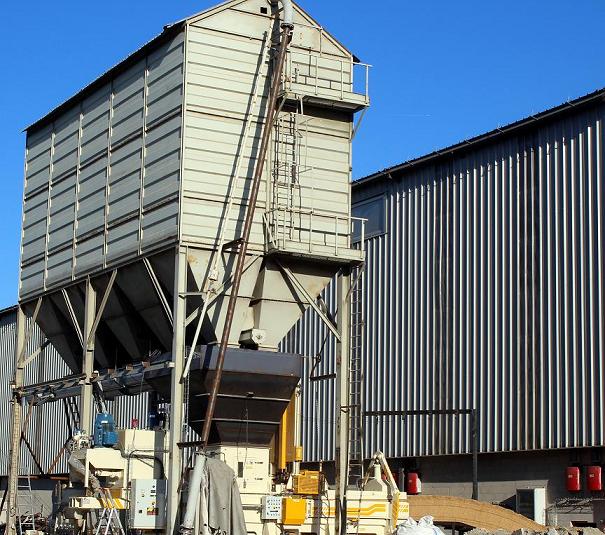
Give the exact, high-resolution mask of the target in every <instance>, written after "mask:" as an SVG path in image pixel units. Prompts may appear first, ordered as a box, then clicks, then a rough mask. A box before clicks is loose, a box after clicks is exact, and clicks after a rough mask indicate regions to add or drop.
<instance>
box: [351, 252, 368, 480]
mask: <svg viewBox="0 0 605 535" xmlns="http://www.w3.org/2000/svg"><path fill="white" fill-rule="evenodd" d="M364 270H365V264H360V265H359V266H357V267H355V268H354V270H353V284H352V286H351V294H350V299H351V318H350V322H351V328H350V334H351V339H350V344H351V345H350V361H349V403H348V412H349V473H348V477H347V483H348V485H349V486H354V487H358V486H359V484H360V483H361V481H362V480H363V475H364V474H363V404H362V396H363V379H364V376H363V340H364V331H365V319H364V307H363V291H364V284H363V283H364Z"/></svg>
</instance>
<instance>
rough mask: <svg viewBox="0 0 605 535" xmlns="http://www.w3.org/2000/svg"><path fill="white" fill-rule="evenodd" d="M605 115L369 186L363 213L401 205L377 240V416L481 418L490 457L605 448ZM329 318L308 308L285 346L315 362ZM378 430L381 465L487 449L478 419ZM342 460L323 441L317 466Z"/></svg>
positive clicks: (373, 280) (417, 421)
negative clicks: (416, 412)
mask: <svg viewBox="0 0 605 535" xmlns="http://www.w3.org/2000/svg"><path fill="white" fill-rule="evenodd" d="M604 115H605V106H604V105H603V104H599V105H597V106H595V107H594V109H592V110H588V111H577V112H575V114H571V115H569V116H567V117H559V118H557V119H556V120H553V121H552V122H551V123H550V124H545V125H543V126H540V127H539V128H538V127H536V128H534V129H533V130H528V131H526V132H525V133H523V134H522V135H521V134H519V135H511V136H508V137H507V138H506V139H499V140H496V141H494V142H491V143H488V144H485V145H484V146H482V147H477V148H473V149H469V150H468V151H467V152H466V154H464V155H460V156H458V155H457V156H455V157H454V158H451V159H446V160H445V161H444V163H443V164H439V165H434V164H433V163H432V162H430V161H429V162H428V163H426V164H419V165H416V166H414V167H413V168H410V169H408V170H405V171H404V172H403V177H402V178H398V179H396V180H392V181H388V182H387V181H385V182H384V183H383V184H385V185H384V186H378V185H377V186H371V185H369V184H368V185H366V186H364V187H359V188H354V190H353V194H354V198H353V203H354V204H355V202H364V201H366V200H367V199H368V198H370V197H372V198H373V197H374V196H376V195H377V194H383V195H385V197H386V201H385V207H386V216H387V232H386V234H384V235H381V236H375V237H372V238H370V239H368V240H367V242H366V250H367V261H366V288H365V291H364V296H365V312H366V313H365V322H366V331H365V351H364V363H365V384H364V399H365V409H366V410H392V409H395V410H396V409H433V408H436V407H438V406H440V405H441V406H442V407H447V408H474V407H477V408H478V409H479V411H480V423H481V426H480V444H481V451H483V452H486V451H494V452H499V451H516V450H527V449H543V448H567V447H598V446H602V445H603V444H604V442H603V441H604V432H603V425H604V424H603V421H602V415H603V410H604V408H605V392H604V388H603V381H604V379H603V365H602V358H601V348H602V347H603V345H604V343H605V334H604V333H605V326H604V322H603V315H604V314H603V312H604V311H603V308H604V305H603V303H604V302H605V288H604V285H605V284H604V281H603V276H604V274H603V265H604V260H603V247H604V245H603V238H602V236H603V225H604V223H603V206H604V204H603V203H604V202H605V193H604V191H603V181H604V179H605V177H603V116H604ZM333 286H334V285H331V286H330V287H329V289H328V290H327V291H326V300H327V302H328V306H329V307H330V308H331V309H333V307H334V306H335V301H334V296H333V294H331V293H330V292H331V289H332V288H333ZM440 292H441V297H440ZM317 322H318V320H317V318H314V316H313V314H311V313H310V312H307V313H306V314H305V316H304V318H303V320H301V322H300V323H299V324H298V325H297V326H296V327H295V328H294V329H293V330H292V331H291V333H289V335H288V336H287V337H286V339H285V342H284V344H283V347H284V348H285V349H287V350H294V351H301V352H303V353H304V354H307V355H312V354H314V352H316V351H317V347H318V346H319V344H320V342H321V341H322V339H323V336H325V331H324V330H323V329H322V328H321V326H318V325H317ZM332 351H334V346H333V344H328V345H327V349H326V351H324V357H323V358H324V361H326V360H327V361H329V362H332V361H333V356H334V354H333V353H332ZM387 378H388V379H387ZM317 389H318V387H317V386H316V383H315V382H310V381H309V380H308V378H306V377H305V378H304V379H303V387H302V396H303V400H305V403H304V404H303V407H304V429H305V431H304V433H305V435H304V436H309V437H312V438H313V440H317V435H318V431H317V421H316V417H315V416H313V417H311V413H310V412H309V411H311V410H313V411H314V413H313V414H316V413H317V411H318V410H319V409H318V407H316V406H314V405H313V406H312V405H311V403H310V401H309V398H310V397H312V396H315V398H316V399H317V400H319V401H321V402H324V403H329V404H330V405H329V406H325V407H323V406H322V407H321V409H320V410H321V414H322V415H323V416H322V417H323V418H325V419H330V418H332V411H333V404H332V403H333V401H332V398H331V397H329V396H327V395H322V396H317V394H316V390H317ZM309 422H311V423H309ZM365 424H366V425H365V452H366V454H370V453H371V452H372V451H374V450H376V449H382V450H384V451H386V452H388V454H389V455H391V456H397V457H409V456H423V455H436V454H443V453H445V454H455V453H468V452H470V448H471V444H470V437H469V432H470V419H469V418H468V417H460V418H458V419H456V420H454V419H452V420H450V421H445V420H444V421H442V422H438V421H436V417H433V418H428V417H427V418H420V417H414V418H412V417H409V418H406V419H405V420H401V419H399V418H395V417H386V416H385V417H379V418H377V417H375V418H366V420H365ZM329 440H333V435H330V436H329ZM332 449H333V442H330V443H329V444H321V445H319V444H314V445H310V446H309V447H307V448H306V449H305V456H306V457H305V458H306V459H308V460H319V459H320V458H322V459H325V458H326V457H325V455H326V453H327V452H329V451H332Z"/></svg>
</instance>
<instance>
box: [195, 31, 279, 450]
mask: <svg viewBox="0 0 605 535" xmlns="http://www.w3.org/2000/svg"><path fill="white" fill-rule="evenodd" d="M290 36H291V28H290V27H288V26H283V30H282V36H281V42H280V46H279V53H278V55H277V62H276V64H275V70H274V72H273V80H272V83H271V90H270V93H269V103H268V110H267V118H266V121H265V126H264V129H263V136H262V139H261V145H260V149H259V151H258V156H257V163H256V169H255V171H254V178H253V180H252V187H251V191H250V197H249V199H248V211H247V212H246V219H245V220H244V228H243V231H242V237H241V244H240V246H239V252H238V256H237V263H236V267H235V272H234V274H233V282H232V286H231V295H230V296H229V302H228V304H227V312H226V313H225V324H224V326H223V334H222V337H221V343H220V346H219V352H218V357H217V359H216V369H215V371H214V381H213V383H212V389H211V391H210V397H209V399H208V406H207V408H206V416H205V417H204V427H203V428H202V437H201V438H202V449H203V450H205V449H206V446H207V445H208V438H209V437H210V425H211V423H212V418H213V416H214V409H215V406H216V398H217V395H218V389H219V387H220V384H221V377H222V375H223V366H224V364H225V353H226V351H227V346H228V345H229V336H230V334H231V325H232V324H233V315H234V313H235V305H236V303H237V298H238V295H239V286H240V283H241V280H242V273H243V271H244V264H245V261H246V252H247V250H248V240H249V238H250V231H251V230H252V222H253V220H254V211H255V209H256V200H257V197H258V190H259V187H260V183H261V178H262V175H263V168H264V165H265V157H266V155H267V148H268V146H269V139H270V138H271V130H272V128H273V121H274V115H275V109H276V107H277V96H278V93H279V86H280V83H281V74H282V71H283V67H284V62H285V59H286V50H287V48H288V43H289V41H290Z"/></svg>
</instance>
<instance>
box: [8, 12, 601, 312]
mask: <svg viewBox="0 0 605 535" xmlns="http://www.w3.org/2000/svg"><path fill="white" fill-rule="evenodd" d="M215 3H217V2H215V1H212V0H199V1H197V2H194V1H191V0H181V1H178V0H173V1H168V2H167V1H159V0H147V1H145V2H143V1H141V0H136V1H135V0H120V1H117V0H103V1H102V2H101V1H94V0H87V1H82V0H78V1H76V0H58V1H55V2H46V1H45V2H41V1H29V2H28V1H21V2H15V1H14V0H7V1H6V2H4V3H3V6H2V31H1V32H0V50H1V51H2V63H3V65H2V72H3V75H2V78H1V81H2V84H1V87H2V89H1V91H2V95H1V97H2V98H1V99H0V118H1V122H0V161H1V162H2V165H1V167H0V184H1V191H0V213H1V214H2V225H1V229H2V230H1V231H2V237H1V239H0V258H1V262H0V307H4V306H9V305H11V304H14V303H15V302H16V300H17V277H18V261H19V258H18V257H19V234H20V232H19V231H20V218H21V192H22V183H23V154H24V143H25V136H24V134H23V133H22V130H23V128H24V127H25V126H27V125H28V124H29V123H31V122H33V121H34V120H36V119H37V118H39V117H41V116H42V115H44V114H45V113H46V112H47V111H49V110H50V109H51V108H53V107H54V106H56V105H57V104H59V103H60V102H62V101H63V100H65V99H66V98H68V97H69V96H71V95H72V94H73V93H74V92H75V91H76V90H78V89H80V88H81V87H83V86H84V85H86V84H87V83H88V82H90V81H92V80H93V79H94V78H95V77H97V76H98V75H99V74H101V73H102V72H103V71H105V70H106V69H107V68H109V67H111V66H112V65H114V64H115V63H117V62H118V61H119V60H120V59H122V58H123V57H125V56H126V55H128V54H129V53H130V52H132V51H133V50H134V49H136V48H138V47H139V46H140V45H141V44H142V43H144V42H146V41H147V40H149V39H150V38H151V37H153V36H154V35H156V34H157V33H159V32H160V31H161V29H162V26H163V25H164V24H166V23H169V22H173V21H175V20H178V19H181V18H183V17H186V16H188V15H190V14H192V13H195V12H197V11H200V10H202V9H205V8H207V7H209V6H211V5H213V4H215ZM300 4H301V5H302V6H303V7H304V8H305V9H307V11H309V13H311V15H313V16H314V17H315V18H316V19H317V20H318V21H319V22H320V23H321V24H322V25H323V26H324V27H325V28H326V29H327V30H328V31H330V32H332V33H333V34H334V35H335V36H336V37H337V38H339V39H340V40H341V41H342V42H343V43H344V44H345V45H347V46H348V47H349V48H350V49H351V50H352V51H353V52H355V53H356V54H357V55H358V56H359V57H360V58H361V60H362V61H365V62H368V63H371V64H372V65H373V66H374V67H373V69H372V73H371V78H370V80H371V87H370V88H371V96H372V107H371V108H370V110H369V111H368V113H367V114H366V117H365V119H364V122H363V125H362V128H361V130H360V132H359V135H358V136H357V137H356V139H355V145H354V170H353V174H354V177H356V178H358V177H362V176H364V175H366V174H369V173H371V172H373V171H376V170H378V169H382V168H384V167H387V166H389V165H392V164H396V163H398V162H401V161H403V160H406V159H409V158H411V157H414V156H420V155H422V154H424V153H427V152H431V151H433V150H435V149H437V148H440V147H443V146H446V145H449V144H452V143H454V142H456V141H459V140H462V139H465V138H469V137H472V136H474V135H477V134H480V133H482V132H484V131H487V130H491V129H492V128H494V127H496V126H499V125H504V124H507V123H509V122H512V121H514V120H516V119H518V118H521V117H524V116H526V115H529V114H531V113H535V112H538V111H541V110H543V109H545V108H549V107H551V106H554V105H557V104H559V103H561V102H563V101H565V100H568V99H571V98H574V97H577V96H580V95H582V94H584V93H588V92H591V91H593V90H595V89H597V88H600V87H603V86H605V40H604V39H603V31H604V29H605V1H604V0H574V1H573V2H572V1H563V0H549V1H546V0H542V1H531V0H530V1H527V0H508V1H507V2H486V1H485V0H482V1H481V0H459V1H457V2H454V1H446V0H439V1H436V0H414V1H412V0H401V1H399V0H387V1H385V2H382V3H381V2H375V1H374V2H368V1H366V2H361V1H357V0H331V1H326V0H300Z"/></svg>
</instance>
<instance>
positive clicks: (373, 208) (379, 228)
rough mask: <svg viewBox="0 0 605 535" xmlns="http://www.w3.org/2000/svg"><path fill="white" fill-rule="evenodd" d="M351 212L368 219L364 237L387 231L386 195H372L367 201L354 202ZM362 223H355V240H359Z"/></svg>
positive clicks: (378, 234) (355, 215)
mask: <svg viewBox="0 0 605 535" xmlns="http://www.w3.org/2000/svg"><path fill="white" fill-rule="evenodd" d="M351 214H352V215H353V216H354V217H361V218H363V219H367V221H366V225H365V233H364V238H372V237H374V236H380V235H381V234H384V233H385V232H386V212H385V199H384V195H380V196H379V197H372V198H371V199H367V200H365V201H360V202H358V203H355V204H353V207H352V208H351ZM360 237H361V225H359V224H357V225H353V241H359V239H360Z"/></svg>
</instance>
